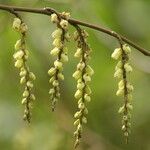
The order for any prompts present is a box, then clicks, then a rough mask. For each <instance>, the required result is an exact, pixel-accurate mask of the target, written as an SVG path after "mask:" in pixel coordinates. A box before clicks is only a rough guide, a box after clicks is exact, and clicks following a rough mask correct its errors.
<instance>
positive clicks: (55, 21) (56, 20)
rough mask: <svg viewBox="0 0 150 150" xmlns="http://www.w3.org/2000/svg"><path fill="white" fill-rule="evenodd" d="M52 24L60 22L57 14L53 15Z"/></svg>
mask: <svg viewBox="0 0 150 150" xmlns="http://www.w3.org/2000/svg"><path fill="white" fill-rule="evenodd" d="M51 22H53V23H57V22H59V20H58V16H57V15H56V14H51Z"/></svg>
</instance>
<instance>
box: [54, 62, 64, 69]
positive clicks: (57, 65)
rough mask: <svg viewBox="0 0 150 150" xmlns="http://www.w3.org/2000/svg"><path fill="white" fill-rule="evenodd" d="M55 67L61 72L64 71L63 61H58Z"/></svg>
mask: <svg viewBox="0 0 150 150" xmlns="http://www.w3.org/2000/svg"><path fill="white" fill-rule="evenodd" d="M54 66H55V67H56V68H58V69H59V70H62V66H63V64H62V62H61V61H59V60H56V61H55V62H54Z"/></svg>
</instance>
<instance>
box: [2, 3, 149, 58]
mask: <svg viewBox="0 0 150 150" xmlns="http://www.w3.org/2000/svg"><path fill="white" fill-rule="evenodd" d="M0 9H1V10H6V11H8V12H10V13H12V14H14V12H15V11H18V12H19V11H20V12H30V13H37V14H44V15H48V16H49V15H51V14H52V13H57V14H59V13H58V12H57V11H56V10H54V9H53V8H49V7H46V8H27V7H16V6H7V5H0ZM12 10H13V11H12ZM68 21H69V23H70V24H72V25H81V26H85V27H88V28H91V29H94V30H97V31H100V32H103V33H106V34H108V35H110V36H112V37H115V38H117V39H118V35H119V36H120V37H121V39H122V41H124V42H125V43H127V44H129V45H130V46H132V47H134V48H135V49H137V50H138V51H140V52H141V53H143V54H144V55H146V56H150V51H148V50H146V49H144V48H142V47H140V46H139V45H137V44H136V43H134V42H132V41H131V40H129V39H127V38H126V37H124V36H122V35H120V34H118V33H116V32H114V31H111V30H108V29H105V28H103V27H100V26H96V25H93V24H89V23H86V22H82V21H79V20H75V19H69V20H68Z"/></svg>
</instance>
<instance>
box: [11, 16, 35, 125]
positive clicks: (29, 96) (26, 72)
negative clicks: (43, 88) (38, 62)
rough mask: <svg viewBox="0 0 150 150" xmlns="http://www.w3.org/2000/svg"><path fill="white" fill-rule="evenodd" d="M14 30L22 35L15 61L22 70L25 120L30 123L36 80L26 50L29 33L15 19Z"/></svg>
mask: <svg viewBox="0 0 150 150" xmlns="http://www.w3.org/2000/svg"><path fill="white" fill-rule="evenodd" d="M12 27H13V29H14V30H15V31H17V32H19V33H20V35H21V39H19V40H18V41H17V42H16V44H15V46H14V47H15V50H16V52H15V53H14V55H13V57H14V59H15V67H16V68H18V69H19V70H20V73H19V75H20V84H23V85H24V87H25V89H24V92H23V95H22V96H23V99H22V102H21V103H22V105H24V107H25V110H24V116H23V119H24V120H25V121H28V123H30V121H31V108H32V107H33V106H32V105H33V101H34V100H35V96H34V94H33V93H32V88H33V83H32V82H33V80H35V78H36V77H35V75H34V74H33V73H32V72H31V71H30V69H29V67H28V65H27V60H28V56H29V51H28V50H27V49H26V33H27V31H28V27H27V25H26V24H25V23H24V22H23V21H22V20H21V19H20V18H14V22H13V26H12Z"/></svg>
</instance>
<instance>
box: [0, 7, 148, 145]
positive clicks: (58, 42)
mask: <svg viewBox="0 0 150 150" xmlns="http://www.w3.org/2000/svg"><path fill="white" fill-rule="evenodd" d="M0 9H2V10H6V11H8V12H10V13H12V14H13V15H15V18H14V22H13V28H14V29H15V30H16V31H17V32H18V33H19V34H20V40H18V41H17V42H16V44H15V50H16V52H15V54H14V55H13V57H14V59H15V67H17V68H18V69H19V72H20V73H19V75H20V83H21V84H23V85H24V92H23V99H22V104H23V105H24V106H25V110H24V117H23V118H24V120H26V121H28V122H30V120H31V108H32V103H33V101H34V100H35V96H34V94H33V92H32V89H33V80H35V75H34V74H33V73H32V72H31V71H30V69H29V67H28V65H27V60H28V56H29V51H28V50H27V49H26V35H27V30H28V27H27V25H26V24H25V23H24V21H23V20H22V19H21V17H20V16H19V15H18V12H20V11H22V12H31V13H38V14H43V15H48V16H50V17H51V18H50V20H51V22H52V23H54V24H55V25H56V29H55V31H54V32H53V33H52V38H53V43H52V45H53V49H52V50H51V51H50V55H52V56H53V57H55V61H54V64H53V66H52V67H51V68H50V69H49V70H48V74H49V75H50V80H49V82H50V85H51V88H50V90H49V94H50V101H51V108H52V110H53V111H54V109H55V107H56V103H57V101H58V100H59V99H60V98H61V95H60V93H61V89H60V81H61V80H64V79H65V77H64V75H63V72H64V71H65V70H64V63H65V62H68V60H69V59H68V49H67V47H66V42H69V41H70V40H75V43H76V44H77V51H76V52H75V54H74V56H75V57H76V58H78V59H79V62H78V64H77V67H76V71H75V72H74V73H73V77H74V78H75V80H76V81H77V85H76V87H77V90H76V92H75V95H74V96H75V99H77V105H78V111H77V112H76V113H75V115H74V118H75V122H74V125H75V127H76V130H75V132H74V136H75V148H76V147H77V146H78V145H79V143H80V141H81V138H82V132H83V124H86V123H87V114H88V109H87V103H88V102H90V101H91V93H92V90H91V89H90V87H89V82H90V81H91V76H92V75H93V74H94V71H93V69H92V68H91V67H90V65H89V60H90V59H91V56H90V55H91V48H90V46H89V44H88V42H87V38H88V33H87V32H86V31H85V30H84V29H82V28H81V27H80V26H85V27H88V28H91V29H94V30H97V31H100V32H103V33H105V34H108V35H110V36H112V37H115V38H116V39H117V40H118V42H119V48H117V49H115V51H114V52H113V53H112V55H111V57H112V58H113V59H115V60H117V61H118V62H117V65H116V67H115V74H114V77H115V78H118V79H119V82H118V90H117V92H116V95H117V96H123V104H122V106H121V107H120V108H119V111H118V113H120V114H122V131H123V134H124V136H125V139H126V142H128V137H129V134H130V129H131V111H132V109H133V106H132V104H131V102H132V91H133V85H132V84H131V83H130V82H129V74H130V73H131V72H132V67H131V65H130V62H129V61H130V53H131V49H130V47H129V45H130V46H132V47H134V48H135V49H137V50H138V51H140V52H141V53H143V54H144V55H146V56H150V52H149V51H147V50H145V49H143V48H141V47H140V46H138V45H137V44H135V43H134V42H132V41H130V40H128V39H127V38H125V37H124V36H121V35H120V34H118V33H116V32H114V31H111V30H107V29H104V28H102V27H99V26H95V25H92V24H88V23H85V22H82V21H79V20H75V19H71V18H70V14H69V13H66V12H63V13H58V12H57V11H56V10H54V9H52V8H44V9H35V8H24V7H13V6H6V5H0ZM69 25H70V26H73V27H74V28H75V32H74V39H73V38H71V36H70V34H69V33H68V29H69ZM95 72H96V71H95Z"/></svg>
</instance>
